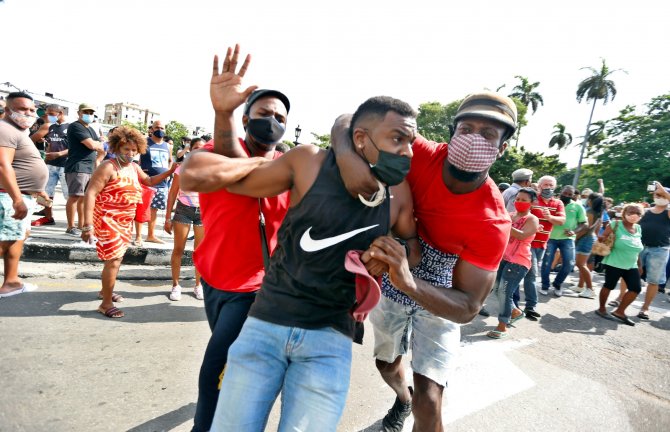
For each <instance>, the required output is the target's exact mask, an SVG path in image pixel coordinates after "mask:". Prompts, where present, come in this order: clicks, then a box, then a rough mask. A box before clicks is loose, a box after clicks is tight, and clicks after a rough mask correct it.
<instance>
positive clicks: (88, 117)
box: [81, 114, 93, 124]
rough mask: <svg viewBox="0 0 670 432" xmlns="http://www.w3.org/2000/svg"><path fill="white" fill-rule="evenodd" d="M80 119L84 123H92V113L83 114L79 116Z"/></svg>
mask: <svg viewBox="0 0 670 432" xmlns="http://www.w3.org/2000/svg"><path fill="white" fill-rule="evenodd" d="M81 121H83V122H84V123H86V124H91V123H93V114H83V115H82V116H81Z"/></svg>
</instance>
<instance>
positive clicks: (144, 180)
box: [81, 126, 176, 318]
mask: <svg viewBox="0 0 670 432" xmlns="http://www.w3.org/2000/svg"><path fill="white" fill-rule="evenodd" d="M146 148H147V142H146V138H145V137H144V136H143V135H142V134H141V133H140V132H139V131H138V130H136V129H133V128H130V127H125V126H121V127H118V128H116V129H115V130H114V132H113V133H112V134H111V135H110V136H109V149H110V151H111V152H113V153H114V154H115V155H116V157H115V158H114V159H109V160H106V161H104V162H102V163H101V164H100V166H98V168H97V169H96V170H95V171H94V172H93V175H92V177H91V181H90V182H89V184H88V187H87V188H86V195H85V197H84V226H83V227H82V233H81V238H82V240H83V241H85V242H90V240H91V239H92V238H97V243H96V247H97V251H98V257H99V258H100V259H101V260H102V261H104V263H105V265H104V268H103V270H102V290H101V292H100V297H101V299H102V303H101V304H100V306H99V307H98V312H100V313H101V314H103V315H105V316H107V317H109V318H121V317H123V311H121V310H120V309H118V308H116V307H115V306H114V301H115V300H116V301H121V300H122V297H121V296H119V295H118V294H117V295H115V294H114V285H115V284H116V276H117V274H118V273H119V267H120V266H121V260H122V259H123V256H124V254H125V253H126V249H127V248H128V244H129V243H130V238H131V231H132V222H133V219H134V218H135V210H136V207H137V204H138V203H139V202H141V201H142V188H141V186H140V183H141V184H144V185H147V186H151V185H154V184H157V183H159V182H161V181H162V180H164V179H165V178H167V177H169V176H170V174H172V173H173V172H174V170H175V168H176V166H175V165H173V166H172V167H171V168H170V169H169V170H168V171H165V172H164V173H161V174H159V175H156V176H153V177H149V176H148V175H147V174H146V173H144V172H143V171H142V170H141V169H140V168H139V166H138V165H137V164H135V163H133V162H132V160H133V157H135V155H137V154H138V153H140V154H142V153H144V152H145V151H146Z"/></svg>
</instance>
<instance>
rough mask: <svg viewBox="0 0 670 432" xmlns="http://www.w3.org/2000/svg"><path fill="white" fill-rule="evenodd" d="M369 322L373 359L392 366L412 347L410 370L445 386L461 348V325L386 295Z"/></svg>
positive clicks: (371, 314) (372, 313)
mask: <svg viewBox="0 0 670 432" xmlns="http://www.w3.org/2000/svg"><path fill="white" fill-rule="evenodd" d="M370 322H371V323H372V326H373V329H374V334H375V348H374V356H375V358H376V359H378V360H381V361H384V362H387V363H392V362H394V361H395V359H396V358H397V357H398V356H400V355H404V354H407V352H408V351H409V348H410V347H411V349H412V361H411V365H412V370H413V371H414V372H415V373H418V374H420V375H423V376H425V377H428V378H430V379H431V380H433V381H435V382H436V383H437V384H439V385H442V386H446V385H447V376H448V375H449V366H451V365H452V364H453V359H454V358H455V356H456V353H457V350H458V348H459V347H460V339H461V327H460V325H458V324H456V323H454V322H451V321H448V320H446V319H444V318H440V317H438V316H435V315H433V314H431V313H430V312H428V311H426V310H425V309H423V308H414V307H411V306H407V305H402V304H400V303H397V302H395V301H393V300H390V299H388V298H386V297H385V296H382V298H381V300H380V301H379V304H377V306H376V307H375V308H374V309H373V310H372V312H370Z"/></svg>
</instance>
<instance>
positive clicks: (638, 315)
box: [637, 312, 649, 320]
mask: <svg viewBox="0 0 670 432" xmlns="http://www.w3.org/2000/svg"><path fill="white" fill-rule="evenodd" d="M637 317H638V318H640V319H644V320H648V319H649V315H648V314H646V313H645V312H640V313H639V314H637Z"/></svg>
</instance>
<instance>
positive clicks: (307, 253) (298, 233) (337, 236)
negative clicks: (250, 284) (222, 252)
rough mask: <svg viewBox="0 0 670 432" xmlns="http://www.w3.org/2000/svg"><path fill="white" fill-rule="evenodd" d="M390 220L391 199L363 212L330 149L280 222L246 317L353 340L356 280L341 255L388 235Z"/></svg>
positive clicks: (364, 207)
mask: <svg viewBox="0 0 670 432" xmlns="http://www.w3.org/2000/svg"><path fill="white" fill-rule="evenodd" d="M387 196H388V191H387ZM389 220H390V200H389V199H388V198H387V199H386V200H384V202H382V203H381V204H380V205H379V206H377V207H367V206H365V205H363V204H362V203H361V202H360V201H359V200H358V199H356V198H353V197H352V196H351V195H350V194H349V193H348V192H347V190H346V188H345V187H344V183H343V182H342V178H341V177H340V171H339V169H338V168H337V164H336V163H335V156H334V154H333V151H332V150H329V151H328V154H327V155H326V158H325V160H324V162H323V165H322V167H321V169H320V170H319V174H318V176H317V178H316V180H315V181H314V184H313V185H312V187H311V188H310V189H309V191H307V193H306V194H305V196H304V197H303V198H302V200H301V201H300V202H299V203H298V204H297V205H296V206H295V207H291V208H289V210H288V213H287V214H286V217H285V218H284V222H283V223H282V225H281V228H280V229H279V233H278V242H277V248H276V249H275V251H274V254H273V255H272V258H271V260H270V268H269V270H268V271H267V272H266V275H265V278H264V279H263V284H262V285H261V289H260V291H259V292H258V294H257V296H256V300H255V301H254V303H253V305H252V306H251V310H250V311H249V315H250V316H253V317H255V318H258V319H261V320H264V321H268V322H271V323H275V324H279V325H284V326H288V327H299V328H304V329H317V328H323V327H333V328H335V329H336V330H338V331H340V332H342V333H344V334H346V335H347V336H349V337H351V338H353V337H354V320H353V318H352V317H351V316H350V315H349V309H350V308H351V307H352V306H353V304H354V302H355V300H356V295H355V278H354V275H353V274H352V273H349V272H348V271H347V270H345V268H344V256H345V254H346V253H347V251H349V250H352V249H360V250H365V249H367V248H368V247H369V246H370V243H372V241H373V240H374V239H375V238H377V237H379V236H382V235H386V234H387V233H388V232H389Z"/></svg>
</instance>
